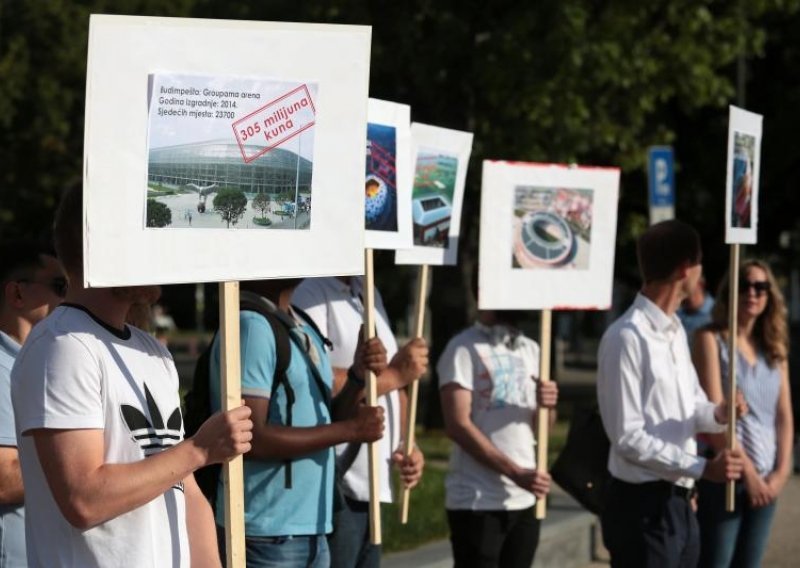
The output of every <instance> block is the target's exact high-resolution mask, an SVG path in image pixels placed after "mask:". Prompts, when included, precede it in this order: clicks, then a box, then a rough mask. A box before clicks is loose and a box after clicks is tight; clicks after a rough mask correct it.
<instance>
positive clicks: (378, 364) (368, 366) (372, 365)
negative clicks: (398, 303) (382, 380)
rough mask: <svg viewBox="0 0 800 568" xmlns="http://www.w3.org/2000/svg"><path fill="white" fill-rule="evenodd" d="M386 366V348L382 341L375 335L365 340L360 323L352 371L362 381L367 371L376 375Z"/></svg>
mask: <svg viewBox="0 0 800 568" xmlns="http://www.w3.org/2000/svg"><path fill="white" fill-rule="evenodd" d="M387 366H388V363H387V357H386V348H385V347H384V346H383V342H382V341H381V340H380V339H379V338H378V337H377V336H375V337H373V338H371V339H366V340H365V339H364V326H363V324H362V325H361V328H360V329H359V331H358V344H356V353H355V356H354V357H353V373H355V375H356V377H358V378H359V379H360V380H362V381H363V380H365V378H366V374H367V371H372V372H373V373H375V375H376V376H377V375H380V374H381V373H382V372H383V371H384V370H385V369H386V367H387Z"/></svg>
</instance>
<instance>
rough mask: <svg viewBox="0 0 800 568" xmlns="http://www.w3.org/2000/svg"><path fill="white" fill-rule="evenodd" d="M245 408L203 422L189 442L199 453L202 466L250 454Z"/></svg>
mask: <svg viewBox="0 0 800 568" xmlns="http://www.w3.org/2000/svg"><path fill="white" fill-rule="evenodd" d="M250 412H251V410H250V407H249V406H245V405H244V404H243V405H242V406H240V407H238V408H234V409H232V410H229V411H228V412H217V413H216V414H214V415H213V416H211V417H210V418H209V419H208V420H206V421H205V422H204V423H203V425H202V426H200V429H199V430H198V431H197V433H196V434H195V435H194V436H192V438H191V442H192V443H193V444H194V446H195V447H196V448H197V449H198V450H200V451H201V452H202V454H203V457H204V463H205V465H209V464H213V463H222V462H227V461H230V460H232V459H233V458H235V457H236V456H238V455H240V454H246V453H247V452H249V451H250V446H251V444H250V441H251V440H252V439H253V421H252V420H250Z"/></svg>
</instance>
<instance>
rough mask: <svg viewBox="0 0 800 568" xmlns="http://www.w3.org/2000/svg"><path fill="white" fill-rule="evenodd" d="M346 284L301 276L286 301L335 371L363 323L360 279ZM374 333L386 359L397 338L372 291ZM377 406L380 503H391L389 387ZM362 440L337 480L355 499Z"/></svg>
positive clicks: (363, 485) (396, 428) (362, 476)
mask: <svg viewBox="0 0 800 568" xmlns="http://www.w3.org/2000/svg"><path fill="white" fill-rule="evenodd" d="M351 282H352V284H351V285H348V284H345V283H344V282H342V281H341V280H339V279H338V278H306V279H305V280H303V282H302V283H301V284H300V286H298V287H297V289H296V290H295V292H294V294H293V295H292V304H294V305H295V306H297V307H298V308H300V309H301V310H303V311H305V312H306V313H307V314H308V315H309V316H310V317H311V319H313V320H314V323H315V324H317V327H319V329H320V331H321V332H322V334H323V335H325V336H326V337H327V338H328V339H330V341H331V343H333V350H332V351H331V352H330V354H329V358H330V361H331V365H332V366H333V367H335V368H339V369H349V368H350V366H351V365H352V364H353V356H354V355H355V352H356V345H357V343H358V331H359V329H360V327H361V324H362V323H363V321H364V308H363V304H362V301H361V295H362V279H361V278H360V277H353V278H352V279H351ZM375 333H376V334H377V336H378V337H379V338H380V339H381V341H382V342H383V346H384V347H385V348H386V357H387V359H388V360H389V361H391V360H392V357H394V355H395V353H397V341H396V340H395V337H394V334H393V333H392V330H391V328H390V327H389V318H388V316H387V315H386V310H385V309H384V307H383V300H381V296H380V293H379V292H378V290H377V289H376V290H375ZM378 405H379V406H381V407H382V408H383V410H384V413H385V414H384V416H385V417H386V429H385V430H384V435H383V438H381V440H380V443H379V445H378V447H379V449H380V460H381V463H382V464H384V467H383V468H382V470H381V473H380V476H379V479H380V491H381V501H382V502H384V503H391V502H392V484H391V483H390V481H391V460H392V452H393V451H394V450H395V449H396V448H397V447H398V445H399V444H400V439H401V437H402V433H401V432H400V396H399V395H398V393H397V391H391V392H389V393H387V394H385V395H383V396H380V397H378ZM347 447H348V444H339V445H338V446H337V447H336V456H337V459H339V458H341V456H342V455H343V454H344V452H345V451H346V448H347ZM367 448H368V445H367V444H361V447H360V448H359V450H358V454H357V455H356V458H355V460H354V461H353V462H352V465H351V466H350V468H349V469H348V470H347V473H346V474H345V476H344V483H343V484H342V492H343V493H344V494H345V495H346V496H347V497H350V498H351V499H355V500H356V501H369V459H368V454H367Z"/></svg>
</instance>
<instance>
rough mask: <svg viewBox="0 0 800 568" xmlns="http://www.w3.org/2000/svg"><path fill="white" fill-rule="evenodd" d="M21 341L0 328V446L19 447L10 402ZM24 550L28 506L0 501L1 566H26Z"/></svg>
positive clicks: (12, 567) (7, 567)
mask: <svg viewBox="0 0 800 568" xmlns="http://www.w3.org/2000/svg"><path fill="white" fill-rule="evenodd" d="M19 350H20V345H19V344H18V343H17V342H16V341H14V340H13V339H11V337H9V336H8V335H6V334H5V333H3V332H2V331H0V446H11V447H14V448H16V447H17V435H16V432H15V430H14V408H13V407H12V406H11V367H13V366H14V360H15V359H16V358H17V354H18V353H19ZM27 565H28V564H27V557H26V553H25V509H24V507H22V505H0V568H17V567H23V566H27Z"/></svg>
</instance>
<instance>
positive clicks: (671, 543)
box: [600, 479, 700, 568]
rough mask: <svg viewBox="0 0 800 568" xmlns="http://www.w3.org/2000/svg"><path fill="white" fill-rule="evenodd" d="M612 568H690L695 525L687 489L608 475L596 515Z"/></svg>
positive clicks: (696, 550)
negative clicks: (604, 496) (603, 503)
mask: <svg viewBox="0 0 800 568" xmlns="http://www.w3.org/2000/svg"><path fill="white" fill-rule="evenodd" d="M600 522H601V525H602V527H603V542H604V544H605V545H606V548H608V551H609V552H610V553H611V566H612V567H614V568H695V566H697V561H698V559H699V557H700V530H699V528H698V524H697V518H696V517H695V514H694V512H693V511H692V507H691V503H690V501H689V495H688V491H687V490H685V489H683V488H680V487H677V486H675V485H673V484H671V483H668V482H666V481H653V482H648V483H626V482H624V481H620V480H618V479H614V480H612V482H611V483H610V486H609V489H608V498H607V501H606V506H605V509H604V510H603V514H602V517H601V519H600Z"/></svg>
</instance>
